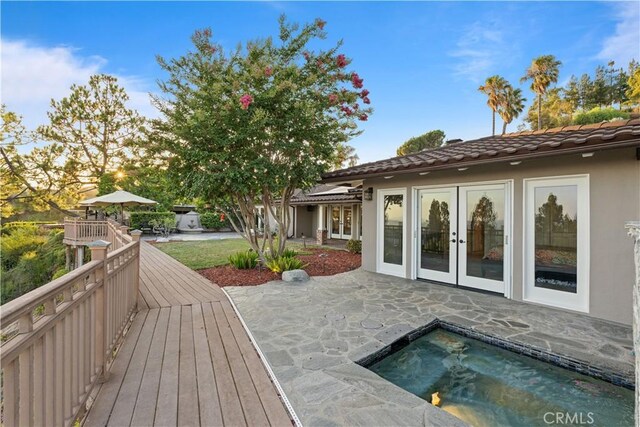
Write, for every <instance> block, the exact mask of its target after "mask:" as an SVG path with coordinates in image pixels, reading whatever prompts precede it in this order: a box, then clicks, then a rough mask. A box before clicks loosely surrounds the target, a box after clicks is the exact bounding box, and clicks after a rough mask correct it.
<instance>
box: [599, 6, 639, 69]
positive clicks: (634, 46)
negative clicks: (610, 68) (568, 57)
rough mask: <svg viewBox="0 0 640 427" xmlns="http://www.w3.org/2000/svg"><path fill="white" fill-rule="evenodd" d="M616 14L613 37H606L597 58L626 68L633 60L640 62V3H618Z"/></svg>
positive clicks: (615, 7) (615, 9)
mask: <svg viewBox="0 0 640 427" xmlns="http://www.w3.org/2000/svg"><path fill="white" fill-rule="evenodd" d="M611 4H612V5H614V13H615V17H616V19H617V21H618V22H617V24H616V29H615V32H614V34H613V35H611V36H609V37H606V38H605V39H604V41H603V43H602V49H601V50H600V52H599V53H598V54H597V56H596V58H597V59H599V60H602V61H606V62H608V61H612V60H613V61H615V62H616V65H618V66H623V67H626V66H627V64H628V63H629V61H631V60H632V59H636V60H640V2H637V1H629V2H616V3H611Z"/></svg>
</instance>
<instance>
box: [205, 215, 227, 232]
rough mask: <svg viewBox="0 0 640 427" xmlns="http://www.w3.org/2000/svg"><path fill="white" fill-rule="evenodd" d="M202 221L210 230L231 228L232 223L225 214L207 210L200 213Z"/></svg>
mask: <svg viewBox="0 0 640 427" xmlns="http://www.w3.org/2000/svg"><path fill="white" fill-rule="evenodd" d="M200 223H201V224H202V226H203V227H204V228H206V229H208V230H220V229H221V228H231V223H230V222H229V219H227V218H226V217H225V216H224V215H223V214H221V213H218V212H205V213H203V214H200Z"/></svg>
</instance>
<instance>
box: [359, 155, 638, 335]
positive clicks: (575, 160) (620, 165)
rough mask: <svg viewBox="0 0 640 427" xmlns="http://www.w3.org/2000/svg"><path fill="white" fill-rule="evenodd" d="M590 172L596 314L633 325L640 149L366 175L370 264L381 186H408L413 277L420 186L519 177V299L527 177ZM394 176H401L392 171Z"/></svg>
mask: <svg viewBox="0 0 640 427" xmlns="http://www.w3.org/2000/svg"><path fill="white" fill-rule="evenodd" d="M582 174H588V175H589V200H590V202H589V203H590V208H589V209H590V268H589V274H590V285H589V286H590V292H589V313H588V314H589V315H590V316H594V317H598V318H602V319H606V320H611V321H615V322H620V323H624V324H631V322H632V298H631V290H632V286H633V283H634V277H635V276H634V267H633V242H632V241H631V239H629V238H628V236H627V235H626V230H625V228H624V224H625V222H627V221H631V220H637V219H638V218H640V161H638V160H637V158H636V148H635V147H633V148H623V149H614V150H607V151H597V152H596V153H595V155H594V156H593V157H582V156H581V155H580V154H568V155H561V156H555V157H547V158H544V159H532V160H528V161H527V160H525V161H523V162H522V163H521V164H518V165H510V163H509V162H504V163H496V164H490V165H479V166H472V167H470V168H469V169H468V170H465V171H458V170H457V169H453V170H441V171H432V172H431V173H429V174H428V175H426V176H420V175H418V173H411V174H406V175H401V174H398V175H397V176H394V177H393V178H390V179H384V178H383V177H378V178H372V179H365V180H364V182H363V188H365V189H367V188H369V187H373V190H374V191H373V200H371V201H363V204H362V209H363V236H362V242H363V245H362V246H363V249H362V251H363V253H362V266H363V268H364V269H365V270H368V271H376V242H377V235H376V234H377V214H378V213H377V212H376V206H377V201H376V197H377V190H379V189H385V188H389V189H390V188H404V189H406V192H407V198H406V209H407V224H406V234H405V239H404V245H406V254H407V259H406V260H405V265H406V276H405V277H407V278H410V277H412V271H411V269H412V258H413V257H415V256H416V254H414V253H412V239H413V236H414V234H413V232H414V229H415V224H413V223H412V215H411V212H413V210H414V209H416V207H415V203H414V200H413V191H412V187H413V186H426V185H434V186H436V185H448V184H452V185H454V184H455V185H457V184H472V183H476V182H483V181H497V180H513V203H512V206H513V217H512V218H513V240H512V243H513V259H512V276H513V278H512V283H513V299H515V300H522V295H523V233H524V229H523V222H524V212H523V205H524V202H523V193H524V182H523V180H524V179H527V178H543V177H559V176H565V175H582ZM389 175H393V173H390V174H389Z"/></svg>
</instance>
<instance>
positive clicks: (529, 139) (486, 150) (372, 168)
mask: <svg viewBox="0 0 640 427" xmlns="http://www.w3.org/2000/svg"><path fill="white" fill-rule="evenodd" d="M628 146H640V119H630V120H620V121H615V122H605V123H597V124H593V125H581V126H579V125H572V126H564V127H559V128H553V129H545V130H540V131H534V132H532V131H523V132H515V133H510V134H506V135H499V136H489V137H484V138H479V139H474V140H470V141H464V142H455V143H451V144H448V145H445V146H442V147H439V148H435V149H431V150H425V151H421V152H419V153H415V154H409V155H407V156H400V157H393V158H390V159H385V160H380V161H377V162H371V163H365V164H362V165H357V166H354V167H352V168H348V169H341V170H337V171H333V172H328V173H326V174H324V175H323V181H324V182H336V181H340V180H341V179H343V178H346V177H348V178H349V179H360V178H364V177H370V176H376V175H382V174H386V173H390V172H393V173H412V172H421V171H427V170H438V169H451V168H456V167H460V166H462V165H473V164H482V163H495V162H501V161H508V160H513V159H518V160H527V159H533V158H537V157H545V156H553V155H561V154H567V153H579V152H589V151H598V150H606V149H612V148H620V147H628Z"/></svg>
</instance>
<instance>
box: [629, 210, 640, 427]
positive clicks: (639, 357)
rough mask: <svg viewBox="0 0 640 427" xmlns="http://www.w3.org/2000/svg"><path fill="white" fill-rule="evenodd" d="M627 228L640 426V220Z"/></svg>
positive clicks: (638, 420)
mask: <svg viewBox="0 0 640 427" xmlns="http://www.w3.org/2000/svg"><path fill="white" fill-rule="evenodd" d="M626 228H627V229H628V230H629V235H630V236H631V237H633V241H634V248H633V253H634V259H635V264H636V280H635V282H636V283H635V284H634V286H633V351H634V353H635V357H636V410H635V425H636V427H640V387H638V384H639V383H640V221H637V222H628V223H627V224H626Z"/></svg>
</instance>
